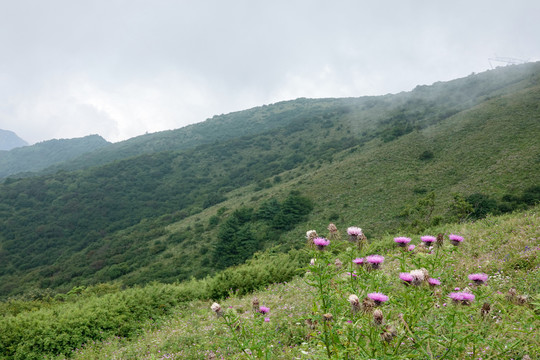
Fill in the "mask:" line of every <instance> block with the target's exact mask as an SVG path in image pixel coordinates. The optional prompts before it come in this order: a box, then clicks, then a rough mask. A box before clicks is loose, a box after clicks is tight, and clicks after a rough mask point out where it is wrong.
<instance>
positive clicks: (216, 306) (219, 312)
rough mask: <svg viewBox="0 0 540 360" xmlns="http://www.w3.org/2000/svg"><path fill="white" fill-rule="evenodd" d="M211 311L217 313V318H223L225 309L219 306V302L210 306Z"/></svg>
mask: <svg viewBox="0 0 540 360" xmlns="http://www.w3.org/2000/svg"><path fill="white" fill-rule="evenodd" d="M210 309H212V311H213V312H215V313H216V316H218V317H219V316H222V315H223V309H222V308H221V305H219V304H218V303H217V302H215V303H213V304H212V305H211V306H210Z"/></svg>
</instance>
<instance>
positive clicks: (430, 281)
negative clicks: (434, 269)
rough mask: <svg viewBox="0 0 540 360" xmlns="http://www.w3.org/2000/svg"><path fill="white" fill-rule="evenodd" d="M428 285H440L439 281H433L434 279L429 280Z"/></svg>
mask: <svg viewBox="0 0 540 360" xmlns="http://www.w3.org/2000/svg"><path fill="white" fill-rule="evenodd" d="M428 283H429V285H431V286H437V285H441V281H440V280H439V279H434V278H429V279H428Z"/></svg>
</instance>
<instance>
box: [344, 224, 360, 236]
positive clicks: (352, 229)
mask: <svg viewBox="0 0 540 360" xmlns="http://www.w3.org/2000/svg"><path fill="white" fill-rule="evenodd" d="M347 234H349V235H354V236H359V235H361V234H362V229H360V228H359V227H356V226H351V227H349V228H347Z"/></svg>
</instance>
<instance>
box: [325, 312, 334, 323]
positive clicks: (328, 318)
mask: <svg viewBox="0 0 540 360" xmlns="http://www.w3.org/2000/svg"><path fill="white" fill-rule="evenodd" d="M333 319H334V316H333V315H332V314H330V313H327V314H324V315H323V320H324V321H328V322H330V321H332V320H333Z"/></svg>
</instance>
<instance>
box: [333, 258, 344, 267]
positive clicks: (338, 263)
mask: <svg viewBox="0 0 540 360" xmlns="http://www.w3.org/2000/svg"><path fill="white" fill-rule="evenodd" d="M334 265H335V266H336V268H337V269H341V267H342V266H343V263H342V262H341V260H339V259H336V261H334Z"/></svg>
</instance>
